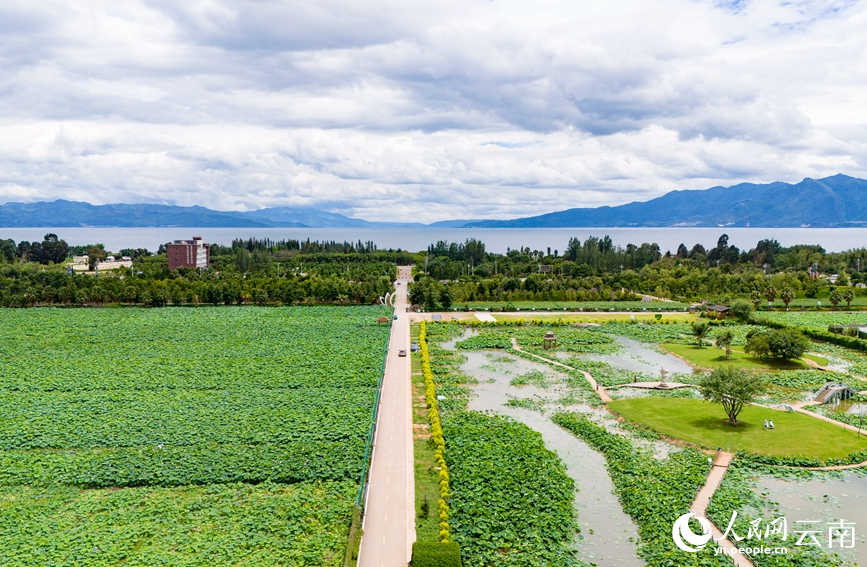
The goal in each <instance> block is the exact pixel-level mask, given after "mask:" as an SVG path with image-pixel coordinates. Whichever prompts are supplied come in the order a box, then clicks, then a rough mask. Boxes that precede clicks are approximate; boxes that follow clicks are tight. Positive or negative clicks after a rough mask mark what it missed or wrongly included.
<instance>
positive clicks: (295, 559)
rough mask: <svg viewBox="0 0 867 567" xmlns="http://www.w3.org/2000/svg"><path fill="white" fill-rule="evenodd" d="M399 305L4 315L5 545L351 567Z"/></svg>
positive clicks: (125, 558) (189, 560)
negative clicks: (392, 312)
mask: <svg viewBox="0 0 867 567" xmlns="http://www.w3.org/2000/svg"><path fill="white" fill-rule="evenodd" d="M385 314H387V312H386V311H385V310H384V309H383V308H377V307H349V308H328V307H309V308H307V307H298V308H257V307H246V308H219V307H218V308H198V309H166V310H148V309H117V310H109V309H100V310H85V309H40V310H20V311H19V310H16V311H6V312H5V313H4V317H3V318H2V319H0V341H2V344H3V345H4V348H3V350H2V351H0V415H3V416H4V419H3V420H2V421H0V556H2V557H4V558H7V559H8V558H15V560H14V562H13V563H14V564H15V565H34V566H35V565H47V564H58V565H60V564H62V565H87V566H88V567H89V566H94V565H95V566H101V565H118V564H123V565H154V564H166V565H242V564H243V565H249V566H259V565H262V566H265V565H267V566H272V565H311V566H312V565H317V566H318V565H339V564H340V563H341V562H342V559H343V554H344V551H345V546H346V541H347V535H348V529H349V522H350V517H351V514H352V509H353V504H354V502H355V498H356V496H357V492H358V486H359V484H358V483H359V480H360V476H361V473H362V469H363V466H364V461H365V452H366V449H367V438H368V433H369V430H370V425H371V417H372V411H373V406H374V402H375V399H376V391H377V386H378V384H379V380H380V377H381V374H382V362H383V355H384V349H385V345H386V341H387V337H388V325H378V324H377V323H376V318H377V317H378V316H382V315H385ZM20 518H27V521H21V520H20Z"/></svg>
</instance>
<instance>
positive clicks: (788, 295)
mask: <svg viewBox="0 0 867 567" xmlns="http://www.w3.org/2000/svg"><path fill="white" fill-rule="evenodd" d="M780 299H782V300H783V304H784V305H785V306H786V311H788V310H789V304H790V303H791V302H792V300H793V299H795V290H793V289H792V288H790V287H784V288H783V291H781V292H780Z"/></svg>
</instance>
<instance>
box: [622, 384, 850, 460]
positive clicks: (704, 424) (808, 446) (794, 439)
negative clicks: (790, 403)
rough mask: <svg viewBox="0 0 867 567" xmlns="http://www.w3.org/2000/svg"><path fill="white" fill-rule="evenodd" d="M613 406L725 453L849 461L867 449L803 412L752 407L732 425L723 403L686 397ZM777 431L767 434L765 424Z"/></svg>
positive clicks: (628, 415)
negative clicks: (771, 425)
mask: <svg viewBox="0 0 867 567" xmlns="http://www.w3.org/2000/svg"><path fill="white" fill-rule="evenodd" d="M608 407H609V408H611V409H612V410H613V411H616V412H617V413H619V414H620V415H622V416H623V417H625V418H626V419H628V420H631V421H634V422H637V423H640V424H643V425H646V426H648V427H650V428H651V429H654V430H655V431H658V432H659V433H662V434H663V435H667V436H669V437H674V438H676V439H682V440H684V441H689V442H690V443H695V444H696V445H699V446H702V447H705V448H708V449H716V448H718V447H722V448H723V450H725V451H730V452H735V451H747V452H750V453H757V454H761V455H772V456H778V457H788V456H792V457H816V458H819V459H822V460H825V459H830V458H839V457H844V456H845V455H847V454H849V453H852V452H854V451H860V450H862V449H865V448H867V437H864V436H861V437H858V436H857V434H856V433H854V432H851V431H847V430H845V429H843V428H842V427H840V426H837V425H834V424H832V423H827V422H825V421H821V420H819V419H815V418H812V417H809V416H806V415H803V414H800V413H789V412H784V411H779V410H773V409H768V408H763V407H759V406H747V407H746V408H744V410H743V411H742V412H741V414H740V415H739V416H738V421H739V423H738V425H736V426H735V425H732V424H730V423H728V421H727V420H728V417H727V416H726V414H725V411H723V408H722V406H721V405H719V404H712V403H710V402H706V401H704V400H689V399H681V398H657V397H654V398H632V399H624V400H616V401H613V402H609V404H608ZM765 419H771V420H773V422H774V425H775V426H776V427H775V428H774V429H772V430H771V429H765V428H764V420H765Z"/></svg>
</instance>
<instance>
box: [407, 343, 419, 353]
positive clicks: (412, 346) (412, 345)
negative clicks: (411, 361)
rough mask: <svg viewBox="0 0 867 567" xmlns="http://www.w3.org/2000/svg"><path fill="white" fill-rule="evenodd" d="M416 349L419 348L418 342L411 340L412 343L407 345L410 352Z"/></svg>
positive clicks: (416, 350)
mask: <svg viewBox="0 0 867 567" xmlns="http://www.w3.org/2000/svg"><path fill="white" fill-rule="evenodd" d="M418 349H419V346H418V343H417V342H415V341H412V344H411V345H409V350H411V351H412V352H418Z"/></svg>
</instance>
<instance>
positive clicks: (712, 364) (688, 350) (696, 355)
mask: <svg viewBox="0 0 867 567" xmlns="http://www.w3.org/2000/svg"><path fill="white" fill-rule="evenodd" d="M659 346H660V347H662V348H664V349H665V350H667V351H669V352H671V353H674V354H676V355H678V356H682V357H683V358H685V359H686V360H688V361H689V362H691V363H693V364H695V365H697V366H701V367H703V368H718V367H720V366H735V367H737V368H744V369H746V370H805V369H806V368H807V365H806V364H805V363H804V362H801V361H799V360H765V359H761V358H756V357H753V356H750V355H748V354H746V353H744V350H743V347H733V348H732V354H731V356H730V357H729V358H726V355H725V351H724V350H722V349H720V348H716V347H714V346H706V347H702V348H698V347H697V346H695V345H694V344H692V345H681V344H674V343H663V344H661V345H659Z"/></svg>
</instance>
